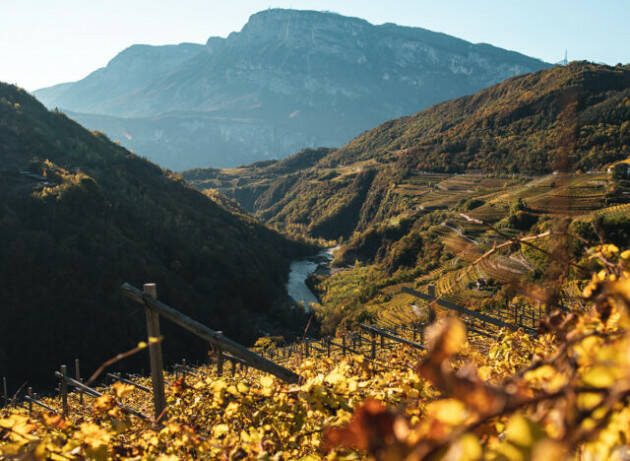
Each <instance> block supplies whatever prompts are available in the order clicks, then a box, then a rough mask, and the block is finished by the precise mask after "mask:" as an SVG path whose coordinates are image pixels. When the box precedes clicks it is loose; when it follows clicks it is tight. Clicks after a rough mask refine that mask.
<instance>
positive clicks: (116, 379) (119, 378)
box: [107, 373, 151, 394]
mask: <svg viewBox="0 0 630 461" xmlns="http://www.w3.org/2000/svg"><path fill="white" fill-rule="evenodd" d="M107 377H108V378H111V379H113V380H114V381H120V382H121V383H125V384H130V385H132V386H135V387H136V388H137V389H140V390H141V391H143V392H147V393H149V394H150V393H151V389H149V388H148V387H146V386H143V385H141V384H138V383H136V382H133V381H131V380H130V379H126V378H123V377H122V376H119V375H115V374H114V373H107Z"/></svg>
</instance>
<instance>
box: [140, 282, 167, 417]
mask: <svg viewBox="0 0 630 461" xmlns="http://www.w3.org/2000/svg"><path fill="white" fill-rule="evenodd" d="M143 288H144V294H145V295H147V296H148V297H150V298H153V299H157V286H156V285H155V283H145V284H144V287H143ZM144 313H145V315H146V319H147V334H148V336H149V341H150V340H151V338H159V337H160V316H159V314H158V313H157V312H154V311H152V310H151V309H149V307H147V306H145V307H144ZM149 358H150V362H151V381H152V383H153V415H154V416H155V419H157V418H158V417H159V416H160V415H161V414H162V411H164V409H165V408H166V396H165V394H164V372H163V370H164V361H163V359H162V345H161V344H160V343H159V342H156V343H150V344H149Z"/></svg>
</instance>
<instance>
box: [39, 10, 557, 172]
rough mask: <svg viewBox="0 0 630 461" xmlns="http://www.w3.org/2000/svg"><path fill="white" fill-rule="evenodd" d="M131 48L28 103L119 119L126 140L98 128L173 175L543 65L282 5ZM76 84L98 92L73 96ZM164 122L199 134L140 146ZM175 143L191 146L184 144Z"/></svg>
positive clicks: (322, 141)
mask: <svg viewBox="0 0 630 461" xmlns="http://www.w3.org/2000/svg"><path fill="white" fill-rule="evenodd" d="M193 47H197V48H193ZM132 48H133V47H132ZM130 50H131V49H130ZM130 50H127V51H125V52H123V53H121V55H120V56H119V57H117V58H115V59H114V60H113V61H112V62H111V63H110V64H109V65H108V67H107V68H105V69H101V70H99V71H96V72H95V73H93V74H92V75H90V76H89V77H87V78H86V79H84V80H83V81H80V82H77V83H74V84H70V85H67V84H66V85H64V86H62V87H61V88H60V89H58V90H55V89H54V88H53V90H51V89H47V90H40V91H39V92H36V95H37V96H38V97H39V98H40V99H42V100H43V102H45V103H46V104H47V105H49V106H57V107H60V108H63V109H68V110H72V111H76V112H80V113H84V114H85V113H89V114H92V115H91V116H90V117H87V116H84V115H75V117H76V118H77V120H79V121H80V122H82V123H85V124H86V125H88V127H89V128H99V125H100V126H103V127H104V126H105V125H107V124H108V123H109V124H110V125H111V122H112V121H111V119H110V120H109V122H108V123H105V122H104V121H103V120H104V119H102V117H101V118H100V119H99V117H97V116H96V114H98V115H99V116H100V115H109V116H114V117H125V119H121V120H119V121H118V122H116V123H117V124H118V125H119V126H122V127H123V128H124V131H125V132H126V133H127V134H128V136H125V137H123V138H121V137H119V136H116V134H117V133H114V132H112V131H108V130H107V129H105V131H106V132H107V133H109V134H110V135H112V136H114V137H115V138H116V139H120V141H121V142H122V143H123V144H126V145H128V146H129V147H131V148H135V149H136V150H137V151H138V152H139V153H141V154H143V155H146V156H148V157H149V158H154V159H158V158H159V160H160V162H161V163H162V164H163V165H164V166H168V167H171V168H175V169H182V168H188V167H195V166H208V165H222V166H225V165H236V164H240V163H244V162H245V161H250V160H256V159H264V158H268V157H282V156H285V155H288V154H290V153H291V152H293V151H295V150H296V149H295V148H294V146H296V145H297V146H298V147H299V148H301V147H309V146H315V145H328V146H333V145H342V144H344V143H345V142H347V141H349V140H350V139H352V138H353V137H355V136H357V135H359V134H360V133H361V132H362V131H364V130H366V129H369V128H371V127H373V126H375V125H377V124H379V123H381V122H383V121H385V120H388V119H391V118H394V117H398V116H402V115H406V114H411V113H414V112H417V111H418V110H420V109H423V108H426V107H428V106H430V105H431V104H435V103H437V102H441V101H444V100H447V99H451V98H455V97H458V96H462V95H464V94H470V93H474V92H476V91H478V90H480V89H482V88H485V87H488V86H490V85H492V84H495V83H497V82H500V81H502V80H504V79H506V78H508V77H511V76H514V75H517V74H522V73H527V72H532V71H535V70H539V69H541V68H544V67H547V66H548V65H547V64H545V63H543V62H542V61H539V60H536V59H532V58H529V57H527V56H524V55H521V54H518V53H515V52H511V51H506V50H502V49H499V48H495V47H492V46H490V45H485V44H480V45H475V44H472V43H469V42H466V41H464V40H460V39H457V38H454V37H450V36H448V35H445V34H440V33H435V32H431V31H428V30H425V29H420V28H409V27H400V26H396V25H394V24H384V25H380V26H375V25H372V24H370V23H368V22H367V21H364V20H362V19H357V18H348V17H344V16H340V15H337V14H332V13H323V12H315V11H295V10H280V9H272V10H267V11H263V12H260V13H257V14H255V15H253V16H252V17H251V18H250V19H249V21H248V23H247V24H246V25H245V26H244V27H243V29H242V30H241V31H240V32H234V33H232V34H230V35H229V36H228V37H227V38H218V37H212V38H210V39H209V40H208V42H207V43H206V45H205V46H199V45H186V46H185V47H183V46H182V45H180V46H179V47H174V48H170V49H168V53H166V51H167V50H159V51H156V50H153V49H146V50H135V51H137V52H138V53H137V55H136V54H133V53H130ZM167 54H168V56H166V55H167ZM132 55H133V56H132ZM123 57H124V58H125V59H124V60H123V59H122V58H123ZM152 60H155V61H156V66H153V67H152V66H151V62H152ZM123 61H124V65H123V66H121V65H120V63H121V62H123ZM147 69H152V70H151V71H150V72H147ZM120 75H124V76H125V77H124V78H116V76H120ZM86 81H88V82H89V85H87V84H86ZM86 85H87V86H89V88H97V89H98V91H94V92H93V93H94V94H93V95H91V96H90V97H85V95H83V96H81V97H79V96H78V95H80V94H81V91H85V90H84V88H85V87H86ZM165 117H170V118H173V117H185V118H186V119H187V120H188V121H190V119H191V118H195V117H198V118H199V120H198V123H197V125H199V124H201V125H199V126H204V127H206V128H204V129H203V130H197V131H200V133H199V134H190V133H188V132H185V131H180V132H173V131H174V130H170V132H172V133H171V134H170V135H169V136H168V137H167V139H164V140H163V142H161V143H157V144H156V143H154V145H152V147H151V149H152V150H151V151H146V150H144V149H145V148H146V146H148V145H149V144H150V143H149V144H147V142H145V141H147V139H146V135H145V134H143V133H144V132H145V131H147V130H146V129H143V130H138V129H137V128H134V127H135V126H137V125H138V123H135V122H134V120H136V121H137V120H142V121H143V122H142V124H143V125H146V124H148V123H160V122H163V121H164V120H165ZM88 120H89V121H88ZM179 125H181V124H179ZM230 125H232V126H233V128H230ZM134 130H136V131H135V133H134V132H133V131H134ZM120 131H123V130H122V129H121V130H120ZM149 131H150V130H149ZM203 133H205V135H204V134H203ZM208 133H219V134H217V135H215V134H213V135H212V136H208V135H207V134H208ZM221 133H224V135H222V134H221ZM235 133H236V134H235ZM217 136H218V137H217ZM278 137H283V138H284V137H287V138H290V139H288V140H281V141H279V140H278ZM184 139H186V140H188V141H192V142H198V143H197V144H196V148H195V149H190V147H188V148H184V145H183V144H182V140H184ZM161 145H162V146H163V147H160V146H161ZM248 146H249V147H248ZM244 149H245V150H247V149H249V155H246V154H244V153H243V150H244ZM289 149H290V150H289ZM175 152H176V153H177V154H175Z"/></svg>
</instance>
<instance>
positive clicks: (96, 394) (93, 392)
mask: <svg viewBox="0 0 630 461" xmlns="http://www.w3.org/2000/svg"><path fill="white" fill-rule="evenodd" d="M55 376H56V377H57V378H59V379H60V380H61V381H62V382H65V383H66V385H68V384H69V385H70V386H73V387H76V388H77V389H79V390H80V391H82V392H84V393H85V394H87V395H89V396H90V397H102V396H103V394H102V393H101V392H99V391H97V390H96V389H92V388H91V387H88V386H86V385H85V384H83V383H82V382H79V381H77V380H76V379H72V378H70V377H69V376H64V375H63V374H61V373H60V372H58V371H55ZM116 406H117V407H118V408H120V409H121V410H123V411H126V412H127V413H130V414H132V415H135V416H137V417H139V418H142V419H151V418H149V417H148V416H147V415H145V414H143V413H140V412H139V411H138V410H134V409H133V408H131V407H129V406H127V405H125V404H122V403H120V402H118V401H116Z"/></svg>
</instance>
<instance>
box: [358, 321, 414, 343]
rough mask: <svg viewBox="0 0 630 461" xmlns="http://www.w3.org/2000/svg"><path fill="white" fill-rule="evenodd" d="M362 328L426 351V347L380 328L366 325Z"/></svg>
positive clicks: (362, 325)
mask: <svg viewBox="0 0 630 461" xmlns="http://www.w3.org/2000/svg"><path fill="white" fill-rule="evenodd" d="M360 327H361V328H363V329H364V330H366V331H370V332H374V333H375V334H377V335H379V336H382V337H384V338H389V339H391V340H392V341H396V342H398V343H402V344H407V345H408V346H411V347H415V348H416V349H425V347H424V346H423V345H422V344H418V343H416V342H414V341H409V340H408V339H405V338H401V337H400V336H395V335H393V334H391V333H388V332H386V331H384V330H381V329H380V328H376V327H373V326H370V325H365V324H363V323H362V324H361V325H360Z"/></svg>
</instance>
